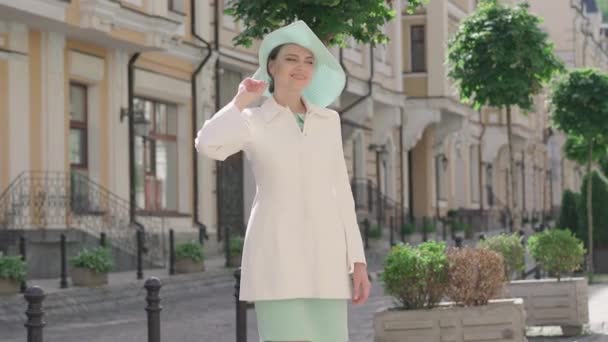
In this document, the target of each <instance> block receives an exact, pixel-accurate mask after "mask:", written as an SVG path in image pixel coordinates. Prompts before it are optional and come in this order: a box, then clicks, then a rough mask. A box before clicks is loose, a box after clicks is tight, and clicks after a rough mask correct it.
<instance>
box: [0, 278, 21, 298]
mask: <svg viewBox="0 0 608 342" xmlns="http://www.w3.org/2000/svg"><path fill="white" fill-rule="evenodd" d="M20 285H21V283H20V282H18V281H16V280H14V279H4V278H0V296H10V295H14V294H17V293H19V291H20V290H21V286H20Z"/></svg>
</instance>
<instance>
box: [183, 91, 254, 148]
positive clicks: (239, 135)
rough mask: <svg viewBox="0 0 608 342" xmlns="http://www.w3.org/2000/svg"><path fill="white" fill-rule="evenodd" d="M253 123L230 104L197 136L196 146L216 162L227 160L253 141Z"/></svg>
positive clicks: (209, 120)
mask: <svg viewBox="0 0 608 342" xmlns="http://www.w3.org/2000/svg"><path fill="white" fill-rule="evenodd" d="M251 136H252V134H251V123H250V122H249V120H248V118H247V117H246V116H245V115H244V113H243V112H242V111H241V110H239V108H238V107H237V106H236V105H235V104H234V103H233V102H230V103H228V104H227V105H226V106H225V107H224V108H222V109H220V110H219V111H218V112H217V113H215V114H214V115H213V117H211V118H210V119H207V120H205V122H204V123H203V127H202V128H201V129H200V130H199V131H198V133H197V134H196V138H195V139H194V146H195V147H196V150H197V151H198V152H199V153H202V154H204V155H206V156H207V157H209V158H211V159H215V160H225V159H226V158H228V157H229V156H230V155H232V154H234V153H236V152H238V151H240V150H242V149H243V148H244V147H245V146H246V144H247V143H249V142H250V141H251Z"/></svg>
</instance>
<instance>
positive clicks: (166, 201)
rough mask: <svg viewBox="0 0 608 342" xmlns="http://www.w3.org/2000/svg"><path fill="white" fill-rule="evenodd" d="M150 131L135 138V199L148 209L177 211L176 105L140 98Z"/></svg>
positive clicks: (137, 104)
mask: <svg viewBox="0 0 608 342" xmlns="http://www.w3.org/2000/svg"><path fill="white" fill-rule="evenodd" d="M135 110H141V111H143V113H144V115H145V118H146V120H148V121H149V122H150V132H149V134H148V135H146V136H141V135H139V136H137V137H136V139H135V165H136V170H135V172H136V181H135V184H136V185H135V189H136V202H137V205H138V206H139V207H141V208H144V209H145V210H150V211H177V188H178V183H177V177H178V175H177V163H178V155H177V120H178V119H177V105H175V104H170V103H163V102H158V101H154V100H147V99H142V98H136V99H135Z"/></svg>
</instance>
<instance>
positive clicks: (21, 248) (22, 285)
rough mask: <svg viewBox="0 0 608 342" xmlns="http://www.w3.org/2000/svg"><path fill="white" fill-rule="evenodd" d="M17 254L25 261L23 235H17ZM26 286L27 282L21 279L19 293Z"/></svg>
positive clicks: (22, 291)
mask: <svg viewBox="0 0 608 342" xmlns="http://www.w3.org/2000/svg"><path fill="white" fill-rule="evenodd" d="M19 255H21V259H22V260H23V261H27V258H26V250H25V237H23V236H20V237H19ZM26 288H27V283H26V281H25V280H23V281H22V282H21V293H24V292H25V289H26Z"/></svg>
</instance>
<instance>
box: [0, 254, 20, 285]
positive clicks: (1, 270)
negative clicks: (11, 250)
mask: <svg viewBox="0 0 608 342" xmlns="http://www.w3.org/2000/svg"><path fill="white" fill-rule="evenodd" d="M25 275H26V264H25V261H23V259H22V258H21V256H4V255H2V254H1V253H0V279H12V280H15V281H18V282H21V281H23V280H25Z"/></svg>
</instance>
